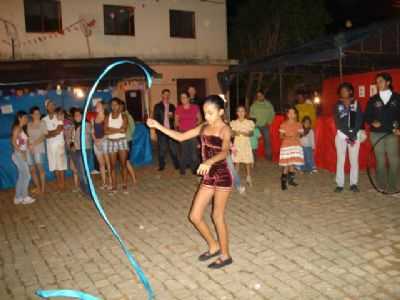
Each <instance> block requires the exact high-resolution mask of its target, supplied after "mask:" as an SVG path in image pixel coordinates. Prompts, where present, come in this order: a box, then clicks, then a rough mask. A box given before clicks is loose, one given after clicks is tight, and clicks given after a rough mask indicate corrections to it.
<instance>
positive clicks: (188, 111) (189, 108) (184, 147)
mask: <svg viewBox="0 0 400 300" xmlns="http://www.w3.org/2000/svg"><path fill="white" fill-rule="evenodd" d="M180 100H181V105H179V106H178V107H177V108H176V113H175V124H176V129H177V130H178V131H180V132H186V131H188V130H191V129H193V128H196V127H197V126H198V125H199V124H200V123H201V120H202V118H201V115H200V109H199V107H198V106H197V104H191V103H190V99H189V94H188V93H186V92H183V93H182V94H181V95H180ZM197 152H198V151H197V140H196V138H193V139H190V140H186V141H184V142H181V143H180V157H179V165H180V173H181V175H185V172H186V171H185V170H186V168H187V167H190V169H191V170H192V173H193V174H196V170H197V167H198V164H199V157H198V153H197Z"/></svg>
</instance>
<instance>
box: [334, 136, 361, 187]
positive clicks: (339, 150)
mask: <svg viewBox="0 0 400 300" xmlns="http://www.w3.org/2000/svg"><path fill="white" fill-rule="evenodd" d="M346 138H347V137H346V136H344V135H343V134H342V133H339V132H338V134H337V135H336V138H335V145H336V156H337V161H336V184H337V186H338V187H344V164H345V162H346V154H347V150H348V151H349V161H350V185H357V184H358V173H359V167H358V154H359V152H360V142H359V141H356V142H355V143H354V145H352V146H351V145H349V144H348V143H347V141H346Z"/></svg>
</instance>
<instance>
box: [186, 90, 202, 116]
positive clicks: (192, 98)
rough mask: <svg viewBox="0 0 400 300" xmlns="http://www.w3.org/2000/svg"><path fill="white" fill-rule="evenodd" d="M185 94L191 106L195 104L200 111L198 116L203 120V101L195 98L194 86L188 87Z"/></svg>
mask: <svg viewBox="0 0 400 300" xmlns="http://www.w3.org/2000/svg"><path fill="white" fill-rule="evenodd" d="M187 93H188V94H189V100H190V103H191V104H196V105H197V106H198V107H199V109H200V116H201V117H202V120H204V114H203V99H201V98H199V97H198V96H197V91H196V88H195V87H194V86H192V85H191V86H189V87H188V89H187Z"/></svg>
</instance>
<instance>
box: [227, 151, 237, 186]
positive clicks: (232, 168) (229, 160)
mask: <svg viewBox="0 0 400 300" xmlns="http://www.w3.org/2000/svg"><path fill="white" fill-rule="evenodd" d="M226 163H227V165H228V169H229V171H230V172H231V174H232V177H233V185H234V186H235V188H236V189H237V190H238V189H239V188H240V176H239V174H238V173H237V171H236V169H235V166H234V164H233V161H232V156H231V155H228V156H227V157H226Z"/></svg>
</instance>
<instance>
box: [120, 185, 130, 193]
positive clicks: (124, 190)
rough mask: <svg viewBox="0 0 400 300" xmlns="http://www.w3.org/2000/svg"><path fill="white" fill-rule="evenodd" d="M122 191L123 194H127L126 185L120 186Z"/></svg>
mask: <svg viewBox="0 0 400 300" xmlns="http://www.w3.org/2000/svg"><path fill="white" fill-rule="evenodd" d="M122 193H124V194H125V195H128V194H129V192H128V187H127V186H126V185H124V186H122Z"/></svg>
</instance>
